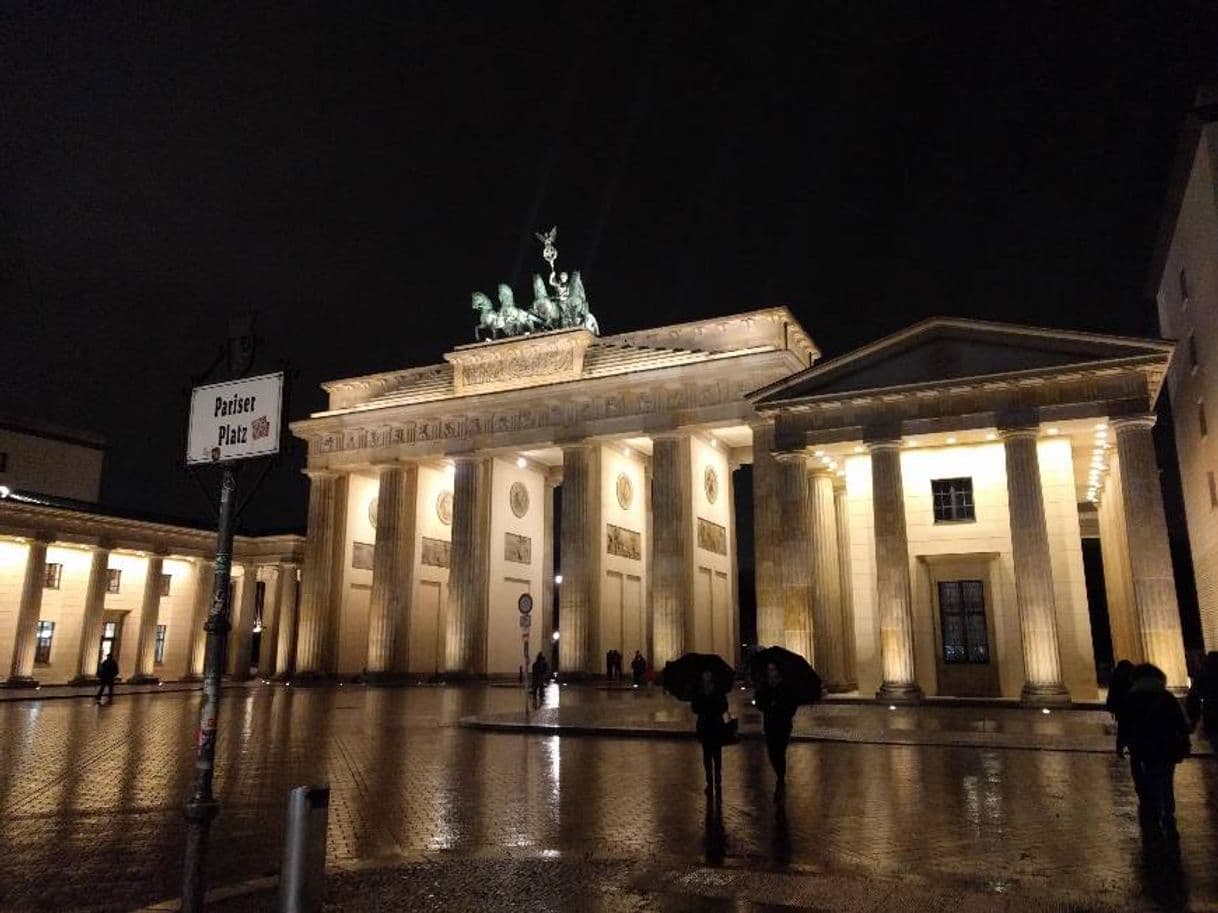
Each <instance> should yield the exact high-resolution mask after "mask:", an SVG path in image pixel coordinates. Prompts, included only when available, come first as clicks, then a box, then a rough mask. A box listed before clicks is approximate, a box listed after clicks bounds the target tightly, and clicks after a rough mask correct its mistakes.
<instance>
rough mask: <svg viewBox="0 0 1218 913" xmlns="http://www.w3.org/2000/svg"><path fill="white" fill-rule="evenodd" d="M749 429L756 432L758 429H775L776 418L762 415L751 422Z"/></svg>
mask: <svg viewBox="0 0 1218 913" xmlns="http://www.w3.org/2000/svg"><path fill="white" fill-rule="evenodd" d="M749 430H750V431H752V432H753V433H754V434H756V433H757V432H758V431H773V430H774V419H772V418H768V417H767V416H762V417H761V418H757V419H753V421H751V422H749Z"/></svg>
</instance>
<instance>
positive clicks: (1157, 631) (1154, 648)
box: [1109, 415, 1188, 689]
mask: <svg viewBox="0 0 1218 913" xmlns="http://www.w3.org/2000/svg"><path fill="white" fill-rule="evenodd" d="M1154 423H1155V418H1154V416H1153V415H1141V416H1133V417H1129V418H1118V419H1113V420H1112V421H1111V422H1109V425H1110V426H1111V427H1112V428H1113V429H1115V431H1116V444H1117V456H1118V459H1119V460H1120V473H1121V497H1122V500H1123V502H1124V508H1125V510H1124V514H1125V531H1126V534H1127V536H1128V539H1129V564H1130V570H1131V571H1132V576H1133V601H1134V605H1135V608H1136V611H1137V618H1138V625H1139V627H1140V628H1141V631H1142V648H1143V650H1144V651H1145V656H1146V661H1147V662H1149V663H1154V664H1155V665H1156V666H1158V667H1159V668H1160V669H1162V670H1163V671H1164V672H1165V673H1167V684H1168V686H1169V687H1171V688H1173V689H1180V688H1184V687H1186V685H1187V677H1188V672H1187V670H1186V668H1185V664H1184V639H1183V635H1182V634H1181V631H1180V609H1179V606H1178V603H1177V602H1176V578H1175V576H1174V575H1173V572H1172V563H1171V550H1170V547H1169V545H1168V540H1167V520H1166V518H1165V516H1164V514H1163V492H1162V490H1161V489H1160V487H1159V465H1158V461H1157V460H1156V458H1155V445H1154V439H1153V438H1152V436H1151V428H1152V427H1154Z"/></svg>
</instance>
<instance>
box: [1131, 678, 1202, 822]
mask: <svg viewBox="0 0 1218 913" xmlns="http://www.w3.org/2000/svg"><path fill="white" fill-rule="evenodd" d="M1123 713H1124V715H1125V719H1124V726H1123V729H1124V734H1125V739H1126V742H1127V744H1128V746H1129V755H1130V758H1131V759H1132V760H1131V765H1132V767H1133V770H1134V784H1135V786H1136V785H1137V784H1138V782H1139V781H1140V782H1141V788H1140V789H1139V795H1138V798H1139V803H1138V806H1139V807H1138V813H1139V818H1140V819H1141V821H1142V826H1143V828H1144V830H1145V831H1146V832H1147V833H1148V834H1150V835H1151V836H1155V837H1169V838H1171V839H1173V840H1174V839H1176V838H1177V837H1179V833H1178V832H1177V830H1176V796H1175V783H1174V779H1175V774H1176V765H1177V764H1179V763H1180V762H1181V761H1182V760H1184V758H1186V757H1187V756H1188V754H1189V738H1188V735H1189V730H1190V727H1189V725H1188V720H1187V719H1186V718H1185V716H1184V710H1183V708H1181V706H1180V702H1179V701H1178V700H1176V698H1175V696H1174V695H1173V694H1172V693H1171V692H1170V691H1168V690H1167V676H1166V675H1164V674H1163V672H1162V670H1160V669H1159V668H1158V667H1157V666H1153V665H1151V664H1150V663H1143V664H1141V665H1139V666H1137V667H1135V669H1134V675H1133V684H1132V685H1131V686H1130V688H1129V693H1128V694H1127V695H1126V697H1125V701H1124V710H1123Z"/></svg>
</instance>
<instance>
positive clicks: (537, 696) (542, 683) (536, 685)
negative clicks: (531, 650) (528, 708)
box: [532, 651, 550, 707]
mask: <svg viewBox="0 0 1218 913" xmlns="http://www.w3.org/2000/svg"><path fill="white" fill-rule="evenodd" d="M532 675H533V679H532V685H533V689H532V690H533V706H534V707H540V706H541V704H542V702H543V701H544V700H545V695H546V683H547V681H548V680H549V678H550V663H549V662H548V661H547V660H546V655H545V653H542V652H540V651H539V652H538V653H537V659H535V660H533V668H532Z"/></svg>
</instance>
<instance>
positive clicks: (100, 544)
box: [89, 539, 114, 555]
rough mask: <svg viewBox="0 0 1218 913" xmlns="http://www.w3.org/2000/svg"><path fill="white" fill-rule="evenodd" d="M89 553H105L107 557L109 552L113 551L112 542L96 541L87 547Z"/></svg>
mask: <svg viewBox="0 0 1218 913" xmlns="http://www.w3.org/2000/svg"><path fill="white" fill-rule="evenodd" d="M89 551H90V552H92V553H93V554H97V553H98V552H105V553H106V554H107V555H109V553H110V552H112V551H114V541H113V540H111V539H98V540H97V541H96V542H94V543H93V544H92V545H90V546H89Z"/></svg>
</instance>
